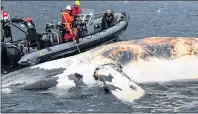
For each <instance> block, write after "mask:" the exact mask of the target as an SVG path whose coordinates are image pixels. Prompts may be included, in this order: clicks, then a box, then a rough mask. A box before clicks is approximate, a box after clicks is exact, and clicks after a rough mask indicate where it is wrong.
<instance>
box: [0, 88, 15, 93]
mask: <svg viewBox="0 0 198 114" xmlns="http://www.w3.org/2000/svg"><path fill="white" fill-rule="evenodd" d="M1 92H2V93H5V94H9V93H11V92H12V90H11V89H9V88H3V89H1Z"/></svg>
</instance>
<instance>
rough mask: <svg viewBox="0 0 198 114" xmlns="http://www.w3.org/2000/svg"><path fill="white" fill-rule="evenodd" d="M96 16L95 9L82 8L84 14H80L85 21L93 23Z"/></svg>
mask: <svg viewBox="0 0 198 114" xmlns="http://www.w3.org/2000/svg"><path fill="white" fill-rule="evenodd" d="M93 17H94V10H92V9H82V14H80V18H81V20H82V21H83V22H86V23H89V24H90V23H91V22H92V21H93V20H92V19H93Z"/></svg>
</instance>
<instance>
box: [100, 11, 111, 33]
mask: <svg viewBox="0 0 198 114" xmlns="http://www.w3.org/2000/svg"><path fill="white" fill-rule="evenodd" d="M113 20H114V14H113V13H112V11H111V10H107V12H106V13H105V14H104V15H103V17H102V30H104V29H105V28H106V26H107V28H108V27H111V26H112V22H113Z"/></svg>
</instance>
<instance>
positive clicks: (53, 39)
mask: <svg viewBox="0 0 198 114" xmlns="http://www.w3.org/2000/svg"><path fill="white" fill-rule="evenodd" d="M60 27H61V25H59V24H52V23H48V24H47V25H46V27H45V30H46V33H44V34H43V36H42V41H43V43H44V46H45V47H49V46H53V45H56V44H59V43H60V39H59V38H60V37H59V36H60V31H59V29H60Z"/></svg>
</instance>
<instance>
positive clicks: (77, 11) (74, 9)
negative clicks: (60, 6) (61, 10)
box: [72, 0, 81, 16]
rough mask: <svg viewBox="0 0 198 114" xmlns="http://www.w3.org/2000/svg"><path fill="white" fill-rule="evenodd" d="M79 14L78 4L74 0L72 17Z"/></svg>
mask: <svg viewBox="0 0 198 114" xmlns="http://www.w3.org/2000/svg"><path fill="white" fill-rule="evenodd" d="M80 13H81V9H80V2H79V1H78V0H76V1H75V2H74V5H73V6H72V16H77V15H78V14H80Z"/></svg>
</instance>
